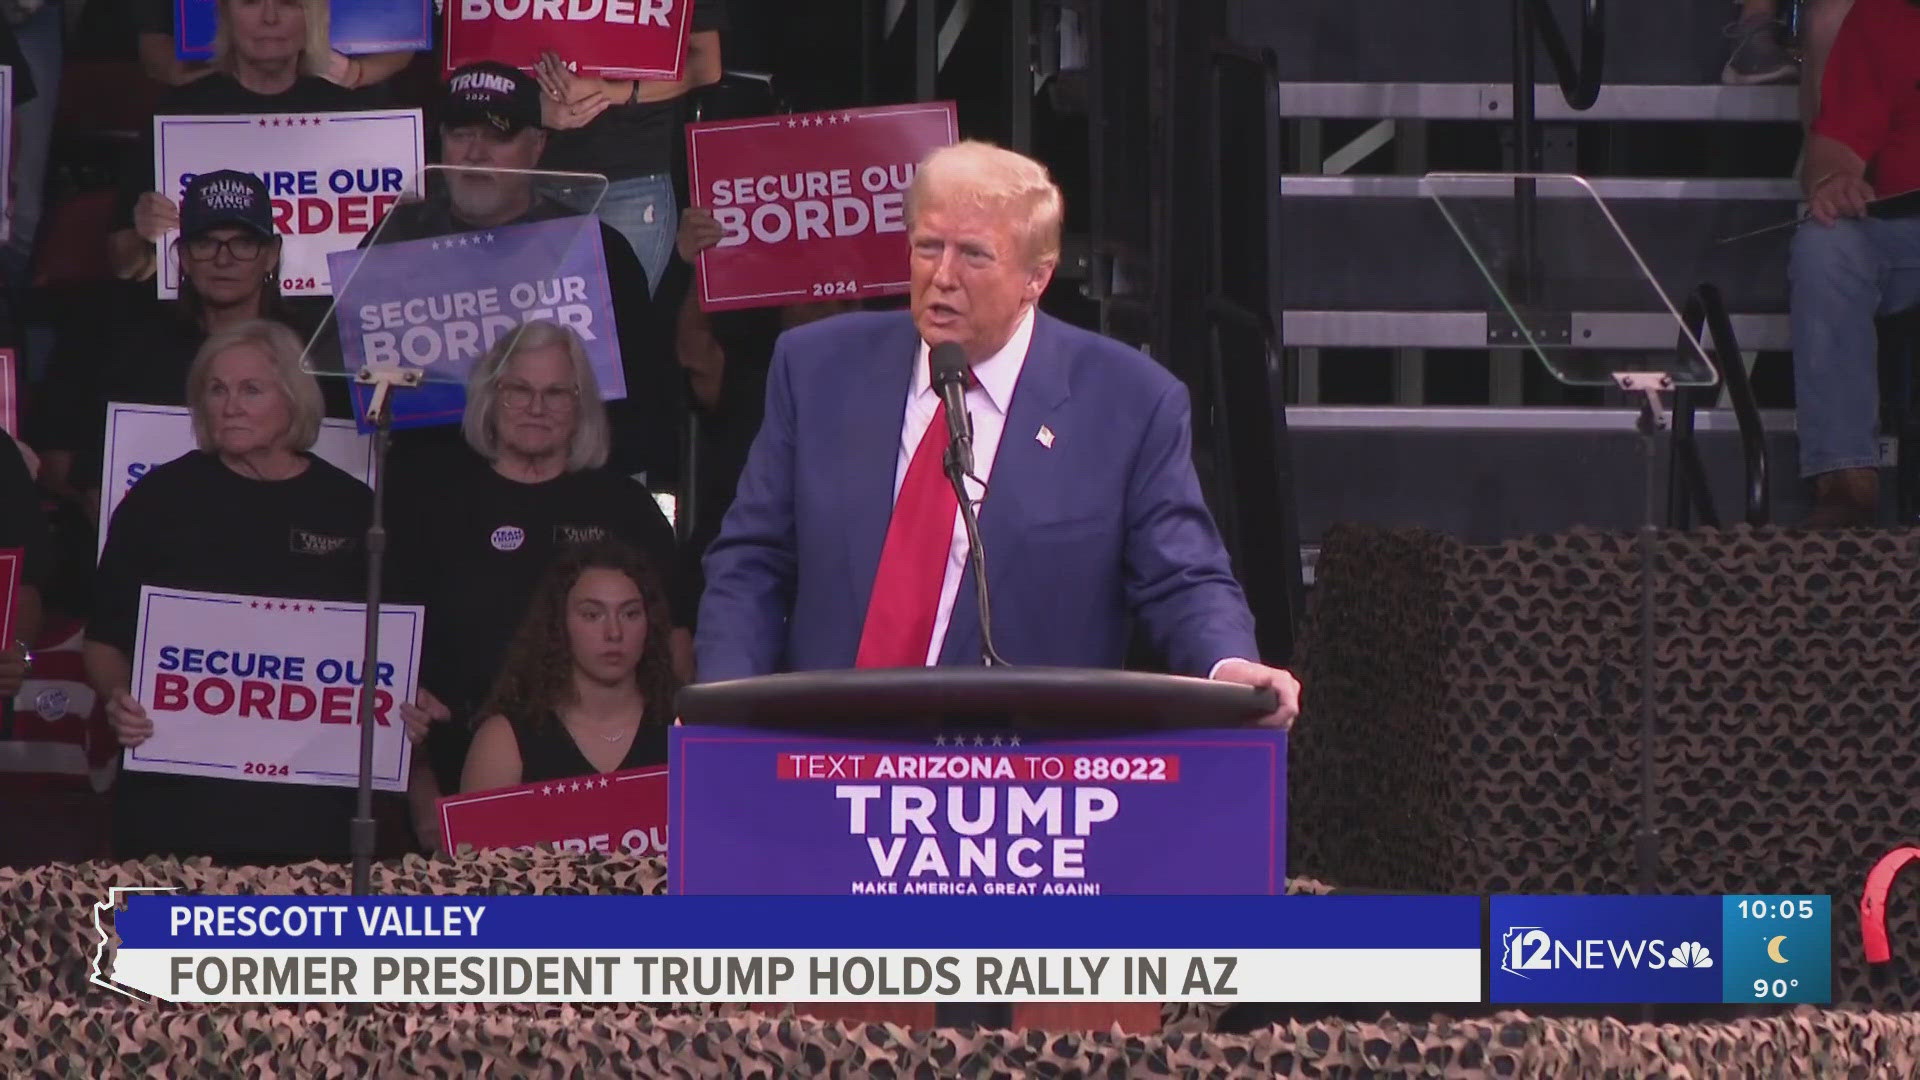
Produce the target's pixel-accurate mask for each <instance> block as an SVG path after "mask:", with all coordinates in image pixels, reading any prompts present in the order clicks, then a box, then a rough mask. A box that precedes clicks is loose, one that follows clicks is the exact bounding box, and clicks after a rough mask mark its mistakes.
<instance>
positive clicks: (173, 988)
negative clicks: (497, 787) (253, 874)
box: [98, 893, 1483, 1003]
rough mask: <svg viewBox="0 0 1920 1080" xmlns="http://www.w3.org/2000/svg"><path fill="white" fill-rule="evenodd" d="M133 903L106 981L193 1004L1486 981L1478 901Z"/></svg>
mask: <svg viewBox="0 0 1920 1080" xmlns="http://www.w3.org/2000/svg"><path fill="white" fill-rule="evenodd" d="M125 904H126V908H125V910H124V911H122V912H120V913H119V914H118V915H117V917H116V919H115V926H114V928H115V930H117V932H118V935H119V938H120V948H119V950H118V953H117V955H116V956H115V958H114V961H113V964H112V970H111V972H102V973H99V975H98V980H99V981H100V982H102V983H103V984H105V985H108V986H110V987H113V988H116V989H121V990H123V991H127V990H130V991H134V992H137V993H139V994H143V995H149V996H152V997H155V998H161V999H165V1000H169V1001H185V1002H212V1001H225V1002H234V1001H365V1002H411V1001H579V1002H584V1001H634V1002H638V1001H647V1002H679V1001H717V1002H743V1003H751V1002H780V1001H900V1002H940V1001H1010V1002H1020V1001H1088V1002H1124V1001H1141V1002H1168V1001H1183V1002H1235V1001H1261V1002H1265V1001H1303V1002H1307V1001H1328V1002H1338V1001H1381V1000H1403V1001H1404V1000H1413V1001H1426V1002H1471V1001H1478V1000H1480V997H1481V977H1482V976H1481V973H1482V968H1483V954H1482V950H1481V941H1482V926H1481V901H1480V899H1479V898H1477V897H1471V896H1464V897H1456V896H1437V897H1436V896H1334V897H1306V896H1257V897H1254V896H1249V897H1142V896H1127V897H1070V898H1063V897H1020V898H1012V897H947V896H939V897H864V896H845V897H817V896H803V897H758V896H738V897H719V896H708V897H584V896H564V897H562V896H541V897H486V896H476V897H432V898H425V897H405V898H399V897H396V898H388V899H383V898H370V897H344V896H343V897H327V898H323V897H263V896H262V897H187V896H175V895H169V894H166V893H143V894H134V895H130V896H127V897H126V898H125ZM103 936H104V932H103Z"/></svg>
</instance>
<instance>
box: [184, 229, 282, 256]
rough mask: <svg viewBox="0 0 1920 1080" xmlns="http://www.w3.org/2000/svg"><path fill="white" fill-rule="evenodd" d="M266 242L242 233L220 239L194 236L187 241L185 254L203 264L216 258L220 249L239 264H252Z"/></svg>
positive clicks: (261, 238)
mask: <svg viewBox="0 0 1920 1080" xmlns="http://www.w3.org/2000/svg"><path fill="white" fill-rule="evenodd" d="M266 246H267V241H266V240H265V238H263V237H259V236H253V235H250V234H246V233H242V234H241V235H239V236H229V237H226V238H225V239H222V238H220V237H218V236H196V237H194V238H193V239H191V240H189V241H187V254H189V255H191V256H193V257H194V258H196V259H199V260H201V261H203V262H205V261H210V260H212V259H215V258H218V257H219V255H220V252H221V250H222V249H225V251H226V253H227V254H228V255H231V256H233V258H234V259H235V260H237V261H239V262H252V261H253V260H254V259H257V258H259V257H260V252H262V251H264V250H265V249H266Z"/></svg>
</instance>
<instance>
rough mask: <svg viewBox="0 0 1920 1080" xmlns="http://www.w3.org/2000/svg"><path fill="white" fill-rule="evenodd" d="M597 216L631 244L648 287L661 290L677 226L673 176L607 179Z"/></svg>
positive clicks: (671, 253)
mask: <svg viewBox="0 0 1920 1080" xmlns="http://www.w3.org/2000/svg"><path fill="white" fill-rule="evenodd" d="M600 220H601V221H604V222H606V223H607V224H608V225H611V226H613V231H614V232H617V233H619V234H620V235H621V236H624V237H626V238H627V243H629V244H631V245H633V253H634V254H635V255H637V256H639V258H640V265H641V266H643V267H645V268H646V270H647V287H648V288H649V289H651V290H653V291H655V292H658V291H660V278H661V277H662V276H663V275H665V274H666V272H667V261H668V260H669V259H671V258H673V241H674V236H675V234H676V233H678V232H679V230H680V208H679V207H678V205H676V204H675V202H674V196H673V177H671V176H669V175H667V174H666V173H657V174H655V175H653V176H636V177H633V178H632V179H630V180H615V181H613V182H612V183H609V184H608V185H607V194H606V197H605V198H603V199H601V200H600Z"/></svg>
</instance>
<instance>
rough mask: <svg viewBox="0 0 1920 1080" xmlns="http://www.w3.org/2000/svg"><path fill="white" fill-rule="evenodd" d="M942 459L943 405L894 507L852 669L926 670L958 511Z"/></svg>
mask: <svg viewBox="0 0 1920 1080" xmlns="http://www.w3.org/2000/svg"><path fill="white" fill-rule="evenodd" d="M946 455H947V405H946V402H944V401H943V402H941V403H940V404H939V405H937V406H935V408H934V410H933V420H932V422H930V423H928V424H927V433H926V434H925V435H922V436H920V445H919V446H917V447H915V448H914V451H913V460H912V461H910V462H908V463H907V476H906V479H905V480H903V481H901V483H900V494H899V496H898V497H897V498H895V499H894V500H893V517H892V519H891V520H889V521H888V522H887V540H886V544H885V545H884V546H883V547H882V548H881V549H880V569H879V571H878V572H877V573H876V574H874V577H873V598H872V599H871V600H869V601H868V602H867V621H866V625H865V627H864V628H863V629H862V630H861V632H860V652H859V655H858V656H857V657H856V658H855V660H854V666H855V667H863V668H873V667H924V666H926V663H927V647H928V646H929V645H931V644H932V643H933V623H934V619H935V617H936V616H937V615H938V614H939V611H940V583H941V581H942V580H944V579H945V578H946V576H947V552H948V550H949V548H951V547H952V545H953V515H954V514H955V513H957V512H958V511H959V509H960V503H959V501H958V500H956V499H955V498H954V495H953V485H952V484H951V483H950V482H948V480H947V474H946V470H945V468H944V466H945V462H946Z"/></svg>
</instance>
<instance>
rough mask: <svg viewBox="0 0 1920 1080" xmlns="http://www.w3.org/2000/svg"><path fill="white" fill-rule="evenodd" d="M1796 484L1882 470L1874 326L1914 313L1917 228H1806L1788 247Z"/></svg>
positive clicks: (1877, 224) (1860, 224)
mask: <svg viewBox="0 0 1920 1080" xmlns="http://www.w3.org/2000/svg"><path fill="white" fill-rule="evenodd" d="M1787 275H1788V279H1789V282H1790V284H1791V289H1792V292H1791V296H1792V299H1791V303H1792V305H1793V315H1792V321H1793V392H1794V400H1795V402H1796V403H1797V414H1798V427H1799V429H1800V475H1802V476H1818V475H1819V474H1821V473H1829V472H1833V471H1835V470H1837V469H1871V468H1877V467H1878V466H1879V464H1880V448H1879V443H1878V436H1877V432H1878V429H1879V423H1880V367H1879V346H1878V342H1877V341H1876V340H1875V337H1874V326H1873V320H1874V319H1875V318H1876V317H1878V316H1881V315H1891V314H1893V313H1895V312H1897V311H1903V310H1905V309H1907V308H1910V307H1913V306H1914V305H1915V304H1920V219H1915V218H1906V219H1896V220H1891V221H1880V220H1876V219H1874V218H1860V219H1853V218H1847V219H1842V220H1841V221H1839V222H1837V223H1835V224H1834V225H1832V226H1830V227H1829V226H1826V225H1822V224H1820V223H1819V222H1814V221H1809V222H1807V223H1806V224H1804V225H1802V226H1800V230H1799V232H1798V233H1796V234H1795V235H1794V238H1793V259H1792V261H1791V263H1790V265H1789V269H1788V272H1787Z"/></svg>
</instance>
